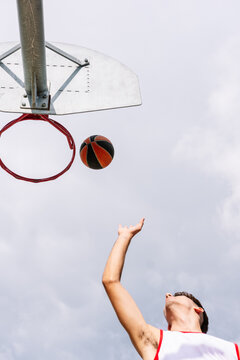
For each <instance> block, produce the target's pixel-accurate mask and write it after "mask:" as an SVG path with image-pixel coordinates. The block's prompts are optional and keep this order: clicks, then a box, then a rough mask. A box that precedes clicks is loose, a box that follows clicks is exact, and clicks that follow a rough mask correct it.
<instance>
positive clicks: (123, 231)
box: [118, 218, 145, 238]
mask: <svg viewBox="0 0 240 360" xmlns="http://www.w3.org/2000/svg"><path fill="white" fill-rule="evenodd" d="M144 220H145V219H144V218H142V219H141V220H140V221H139V223H138V224H136V225H134V226H133V225H130V226H122V225H119V226H118V235H119V236H120V235H121V236H124V237H127V238H132V237H133V236H134V235H136V234H137V233H138V232H139V231H141V230H142V227H143V224H144Z"/></svg>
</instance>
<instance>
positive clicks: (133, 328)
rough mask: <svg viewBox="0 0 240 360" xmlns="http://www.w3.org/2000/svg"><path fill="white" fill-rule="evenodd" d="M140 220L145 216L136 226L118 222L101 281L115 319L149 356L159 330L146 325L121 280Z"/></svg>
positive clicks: (156, 341)
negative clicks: (130, 245)
mask: <svg viewBox="0 0 240 360" xmlns="http://www.w3.org/2000/svg"><path fill="white" fill-rule="evenodd" d="M143 223H144V219H141V221H140V222H139V223H138V224H137V225H135V226H129V227H127V226H125V227H122V226H121V225H119V228H118V239H117V241H116V242H115V244H114V246H113V248H112V251H111V253H110V255H109V258H108V260H107V264H106V267H105V270H104V273H103V278H102V281H103V285H104V287H105V290H106V292H107V294H108V297H109V299H110V301H111V303H112V306H113V308H114V310H115V312H116V314H117V316H118V319H119V321H120V322H121V324H122V326H123V327H124V328H125V330H126V331H127V332H128V334H129V336H130V339H131V341H132V343H133V345H134V346H135V348H136V350H137V351H138V353H139V355H140V356H141V357H142V358H149V354H154V353H155V351H156V350H155V349H156V347H157V343H158V332H155V331H154V329H153V328H152V327H151V326H150V325H148V324H146V322H145V320H144V318H143V316H142V314H141V312H140V310H139V308H138V307H137V305H136V303H135V302H134V300H133V298H132V297H131V295H130V294H129V293H128V292H127V290H126V289H125V288H124V287H123V286H122V285H121V283H120V280H121V274H122V270H123V266H124V261H125V256H126V253H127V250H128V246H129V244H130V242H131V240H132V238H133V237H134V235H136V234H137V233H138V232H139V231H141V229H142V227H143ZM146 354H147V356H146ZM153 357H154V356H153ZM153 357H152V358H153ZM150 358H151V356H150Z"/></svg>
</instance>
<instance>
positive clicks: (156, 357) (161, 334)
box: [154, 330, 163, 360]
mask: <svg viewBox="0 0 240 360" xmlns="http://www.w3.org/2000/svg"><path fill="white" fill-rule="evenodd" d="M162 341H163V330H160V339H159V344H158V349H157V353H156V355H155V358H154V360H158V354H159V351H160V348H161V345H162Z"/></svg>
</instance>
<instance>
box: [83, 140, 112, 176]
mask: <svg viewBox="0 0 240 360" xmlns="http://www.w3.org/2000/svg"><path fill="white" fill-rule="evenodd" d="M113 156H114V148H113V145H112V143H111V141H110V140H108V139H107V138H106V137H104V136H101V135H92V136H89V137H88V138H87V139H86V140H84V142H83V143H82V145H81V147H80V157H81V160H82V162H83V163H84V164H85V165H86V166H88V167H89V168H91V169H95V170H99V169H103V168H105V167H106V166H108V165H109V164H110V163H111V161H112V159H113Z"/></svg>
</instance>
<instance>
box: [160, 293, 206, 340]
mask: <svg viewBox="0 0 240 360" xmlns="http://www.w3.org/2000/svg"><path fill="white" fill-rule="evenodd" d="M164 315H165V318H166V320H167V322H168V325H169V328H170V327H171V322H172V320H173V319H176V318H177V317H179V318H184V319H192V320H196V321H198V322H199V325H200V327H201V331H202V332H203V333H207V331H208V316H207V314H206V312H205V310H204V308H203V306H202V304H201V303H200V301H199V300H198V299H196V298H195V297H194V296H193V295H192V294H189V293H187V292H184V291H182V292H176V293H175V294H174V295H172V294H169V293H167V294H166V303H165V308H164Z"/></svg>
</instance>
